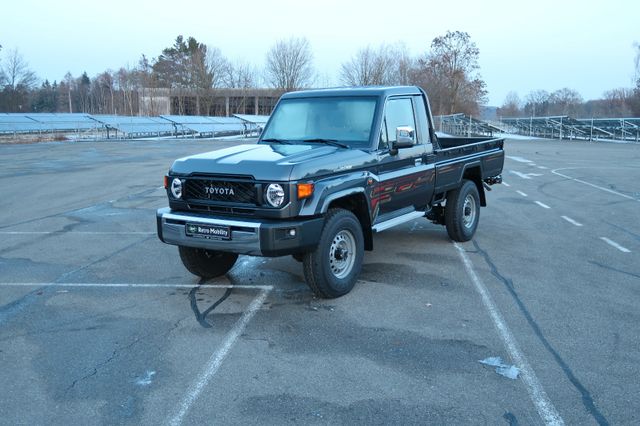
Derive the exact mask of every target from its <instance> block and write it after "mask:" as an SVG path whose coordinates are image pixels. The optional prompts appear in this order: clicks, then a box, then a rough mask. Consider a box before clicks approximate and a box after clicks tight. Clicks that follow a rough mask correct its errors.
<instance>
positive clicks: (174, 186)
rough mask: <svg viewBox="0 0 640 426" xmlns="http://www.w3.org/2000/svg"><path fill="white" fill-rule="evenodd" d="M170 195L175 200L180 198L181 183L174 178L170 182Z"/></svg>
mask: <svg viewBox="0 0 640 426" xmlns="http://www.w3.org/2000/svg"><path fill="white" fill-rule="evenodd" d="M171 194H172V195H173V196H174V197H175V198H180V197H182V181H181V180H180V179H178V178H174V179H173V180H172V181H171Z"/></svg>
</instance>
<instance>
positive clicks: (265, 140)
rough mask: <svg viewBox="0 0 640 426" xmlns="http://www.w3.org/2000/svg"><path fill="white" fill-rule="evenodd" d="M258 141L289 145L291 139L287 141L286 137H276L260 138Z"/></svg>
mask: <svg viewBox="0 0 640 426" xmlns="http://www.w3.org/2000/svg"><path fill="white" fill-rule="evenodd" d="M260 142H273V143H281V144H283V145H291V141H288V140H286V139H278V138H267V139H262V140H260Z"/></svg>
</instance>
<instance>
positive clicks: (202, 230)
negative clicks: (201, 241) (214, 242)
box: [185, 223, 231, 240]
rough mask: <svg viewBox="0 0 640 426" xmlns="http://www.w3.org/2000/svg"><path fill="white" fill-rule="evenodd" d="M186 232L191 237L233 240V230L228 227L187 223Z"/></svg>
mask: <svg viewBox="0 0 640 426" xmlns="http://www.w3.org/2000/svg"><path fill="white" fill-rule="evenodd" d="M185 231H186V233H187V235H188V236H190V237H199V238H215V239H221V240H230V239H231V229H230V228H229V227H228V226H216V225H201V224H196V223H187V225H186V226H185Z"/></svg>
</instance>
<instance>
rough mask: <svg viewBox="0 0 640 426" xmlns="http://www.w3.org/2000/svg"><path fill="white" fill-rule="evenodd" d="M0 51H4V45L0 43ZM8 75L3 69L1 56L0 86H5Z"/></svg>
mask: <svg viewBox="0 0 640 426" xmlns="http://www.w3.org/2000/svg"><path fill="white" fill-rule="evenodd" d="M0 52H2V45H1V44H0ZM6 79H7V76H6V75H4V70H3V69H2V58H0V88H2V87H4V84H5V81H6Z"/></svg>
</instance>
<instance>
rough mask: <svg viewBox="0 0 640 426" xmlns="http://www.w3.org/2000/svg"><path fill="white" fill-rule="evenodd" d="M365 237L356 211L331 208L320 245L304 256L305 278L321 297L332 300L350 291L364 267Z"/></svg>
mask: <svg viewBox="0 0 640 426" xmlns="http://www.w3.org/2000/svg"><path fill="white" fill-rule="evenodd" d="M363 258H364V236H363V235H362V228H361V226H360V222H359V221H358V219H357V218H356V217H355V215H354V214H353V213H351V212H350V211H348V210H343V209H332V210H329V213H328V214H327V217H326V220H325V223H324V228H323V230H322V234H321V235H320V242H319V243H318V247H317V248H316V249H315V250H314V251H312V252H309V253H306V254H305V255H304V259H303V266H304V277H305V280H306V281H307V284H308V285H309V287H310V288H311V290H313V292H314V293H315V294H316V295H317V296H318V297H323V298H327V299H333V298H336V297H340V296H343V295H345V294H347V293H349V292H350V291H351V289H352V288H353V286H354V285H355V283H356V280H357V279H358V275H359V274H360V270H361V269H362V260H363Z"/></svg>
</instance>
